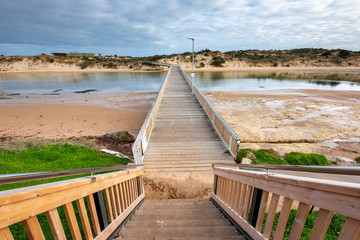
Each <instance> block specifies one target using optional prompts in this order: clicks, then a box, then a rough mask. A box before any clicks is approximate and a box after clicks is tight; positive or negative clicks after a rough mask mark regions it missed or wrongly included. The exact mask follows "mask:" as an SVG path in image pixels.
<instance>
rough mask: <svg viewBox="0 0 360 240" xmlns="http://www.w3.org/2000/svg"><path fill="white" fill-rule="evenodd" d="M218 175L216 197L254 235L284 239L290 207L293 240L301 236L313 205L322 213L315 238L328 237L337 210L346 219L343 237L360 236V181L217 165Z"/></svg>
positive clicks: (216, 176) (215, 181)
mask: <svg viewBox="0 0 360 240" xmlns="http://www.w3.org/2000/svg"><path fill="white" fill-rule="evenodd" d="M214 176H215V178H214V191H213V192H212V194H211V196H212V199H213V200H214V201H215V202H216V203H217V204H218V205H219V206H220V207H221V208H222V209H223V210H224V211H225V212H226V214H228V215H229V216H230V217H231V218H232V219H233V220H234V221H235V222H236V223H237V224H238V225H239V226H240V227H241V228H242V229H243V230H244V231H245V232H246V233H247V234H248V235H249V236H250V237H251V238H253V239H283V236H284V231H285V228H286V224H287V223H288V218H289V214H290V211H291V209H296V216H295V219H294V222H293V225H292V228H291V232H290V235H289V238H288V239H300V237H301V234H302V231H303V228H304V225H305V221H306V219H307V216H308V214H309V211H310V208H311V207H316V209H319V212H318V214H317V217H316V220H315V223H314V226H313V228H312V231H311V234H310V239H323V238H324V236H325V234H326V232H327V230H328V227H329V224H330V221H331V219H332V217H333V214H334V213H338V214H341V215H344V216H346V217H347V218H346V221H345V224H344V226H343V228H342V231H341V232H340V235H339V238H338V239H341V240H345V239H346V240H358V239H360V184H359V183H349V182H338V181H331V180H322V179H315V178H306V177H297V176H290V175H283V174H273V175H269V174H268V173H266V172H259V171H256V170H255V171H251V170H240V169H231V168H226V167H216V166H215V167H214ZM294 203H296V204H294ZM279 210H280V216H279V220H278V222H277V226H276V230H275V231H273V229H274V226H273V224H274V217H275V214H276V212H277V211H279ZM265 212H267V218H266V221H265V222H264V216H265ZM262 229H263V231H262Z"/></svg>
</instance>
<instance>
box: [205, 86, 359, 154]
mask: <svg viewBox="0 0 360 240" xmlns="http://www.w3.org/2000/svg"><path fill="white" fill-rule="evenodd" d="M206 96H207V97H208V98H209V99H210V101H211V102H212V104H213V105H214V106H215V108H216V109H217V110H218V112H219V113H220V114H221V115H222V116H223V117H224V119H225V120H226V121H227V122H228V123H229V125H230V126H231V127H232V128H233V129H234V130H235V132H236V133H237V134H238V135H239V136H240V137H241V147H242V148H254V149H259V148H273V149H274V150H276V151H279V152H280V153H287V152H291V151H298V152H307V153H320V154H324V155H326V156H327V157H328V159H330V160H335V157H336V156H341V157H345V158H355V157H358V156H360V92H357V91H323V90H321V91H320V90H299V91H281V92H277V91H267V92H252V93H239V92H234V93H224V92H208V93H206Z"/></svg>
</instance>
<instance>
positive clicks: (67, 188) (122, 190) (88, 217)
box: [0, 168, 145, 240]
mask: <svg viewBox="0 0 360 240" xmlns="http://www.w3.org/2000/svg"><path fill="white" fill-rule="evenodd" d="M144 196H145V193H144V185H143V169H142V168H138V169H132V170H126V171H119V172H112V173H106V174H101V175H96V176H93V177H86V178H80V179H71V180H66V181H60V182H55V183H48V184H43V185H37V186H31V187H26V188H19V189H14V190H9V191H2V192H0V239H1V240H3V239H14V238H15V239H16V237H17V236H13V235H12V234H13V233H12V232H11V231H10V228H9V227H10V226H11V225H13V224H16V223H19V222H22V225H23V226H24V229H25V231H26V234H27V236H28V238H29V239H36V240H37V239H45V236H44V232H43V229H42V227H41V225H40V223H39V220H38V217H37V216H38V215H40V214H43V213H45V214H46V218H47V223H48V225H49V226H50V228H51V232H52V236H53V237H54V239H66V235H65V234H66V232H65V230H64V228H65V226H64V225H63V223H62V222H64V221H66V222H67V225H68V228H69V231H70V233H71V237H72V239H107V238H108V237H109V236H111V234H113V232H114V231H115V230H116V229H117V228H118V227H119V225H120V224H121V223H122V222H123V221H124V220H125V219H126V218H127V217H128V216H129V214H130V213H131V212H132V211H133V210H134V209H135V208H136V207H137V206H138V204H139V203H140V202H141V201H142V200H143V199H144ZM59 207H61V208H62V209H63V211H64V212H65V218H66V219H61V217H60V216H59V211H58V208H59ZM77 216H79V219H78V218H77Z"/></svg>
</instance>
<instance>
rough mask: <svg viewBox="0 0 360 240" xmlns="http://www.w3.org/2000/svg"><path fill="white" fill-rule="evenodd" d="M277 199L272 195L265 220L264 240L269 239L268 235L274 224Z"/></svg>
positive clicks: (277, 197)
mask: <svg viewBox="0 0 360 240" xmlns="http://www.w3.org/2000/svg"><path fill="white" fill-rule="evenodd" d="M279 199H280V196H279V195H277V194H274V193H273V194H272V196H271V202H270V207H269V211H268V215H267V218H266V223H265V228H264V234H263V235H264V237H265V238H270V234H271V231H272V226H273V223H274V217H275V213H276V208H277V205H278V203H279Z"/></svg>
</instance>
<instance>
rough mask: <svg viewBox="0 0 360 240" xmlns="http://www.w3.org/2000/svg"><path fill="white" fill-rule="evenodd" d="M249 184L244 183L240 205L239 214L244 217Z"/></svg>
mask: <svg viewBox="0 0 360 240" xmlns="http://www.w3.org/2000/svg"><path fill="white" fill-rule="evenodd" d="M248 189H249V185H246V184H243V187H242V191H241V196H240V207H239V212H238V213H239V215H240V216H241V217H242V216H243V213H244V207H245V199H246V193H247V192H248Z"/></svg>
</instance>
